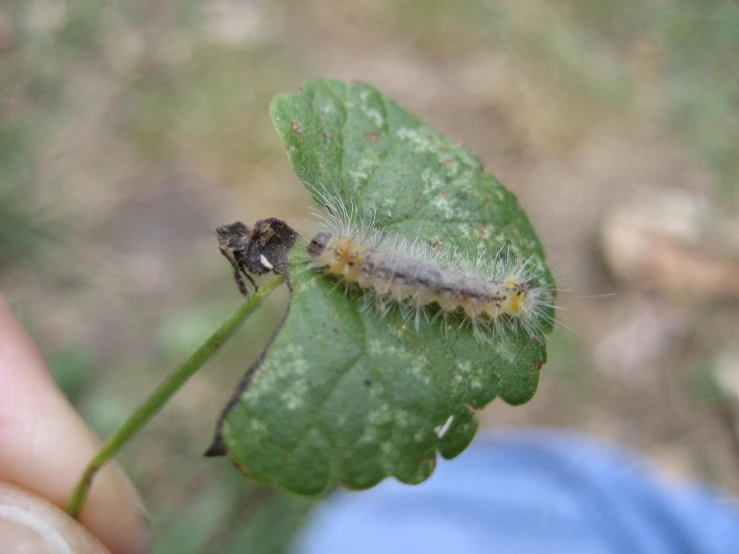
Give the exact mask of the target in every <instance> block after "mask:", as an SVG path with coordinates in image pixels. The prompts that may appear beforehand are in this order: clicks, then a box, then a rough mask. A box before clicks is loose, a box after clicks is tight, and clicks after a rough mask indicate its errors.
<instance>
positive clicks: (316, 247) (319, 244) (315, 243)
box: [308, 233, 333, 258]
mask: <svg viewBox="0 0 739 554" xmlns="http://www.w3.org/2000/svg"><path fill="white" fill-rule="evenodd" d="M332 238H333V237H332V236H331V234H330V233H318V234H317V235H316V236H315V237H313V240H311V241H310V242H309V243H308V255H309V256H311V257H313V258H318V257H319V256H322V255H323V253H324V252H325V250H326V247H327V246H328V243H329V242H330V241H331V239H332Z"/></svg>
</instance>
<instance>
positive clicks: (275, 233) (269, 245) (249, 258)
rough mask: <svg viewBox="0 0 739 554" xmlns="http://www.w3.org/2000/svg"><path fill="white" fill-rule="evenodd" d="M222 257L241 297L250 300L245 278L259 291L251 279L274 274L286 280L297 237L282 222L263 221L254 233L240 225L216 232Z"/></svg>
mask: <svg viewBox="0 0 739 554" xmlns="http://www.w3.org/2000/svg"><path fill="white" fill-rule="evenodd" d="M216 236H217V237H218V245H219V246H220V249H221V254H223V255H224V256H225V258H226V259H227V260H228V261H229V262H230V263H231V266H233V268H234V278H235V279H236V284H237V285H238V287H239V290H240V291H241V294H243V295H244V296H246V297H248V296H249V289H248V288H247V287H246V283H245V282H244V277H246V278H247V279H248V280H249V282H250V283H251V284H252V285H253V286H254V290H257V284H256V283H255V282H254V279H253V278H252V275H257V276H259V275H264V274H265V273H267V272H269V271H272V272H274V273H276V274H278V275H284V276H287V256H288V254H289V253H290V250H292V247H293V246H294V245H295V239H296V238H297V236H298V234H297V233H296V232H295V231H294V230H293V229H292V227H290V226H289V225H288V224H287V223H285V222H284V221H282V220H281V219H276V218H274V217H270V218H268V219H260V220H259V221H257V222H256V223H255V224H254V227H253V228H252V229H249V227H248V226H247V225H245V224H244V223H242V222H240V221H236V222H234V223H230V224H228V225H222V226H221V227H218V228H217V229H216Z"/></svg>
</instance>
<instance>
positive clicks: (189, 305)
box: [0, 0, 739, 554]
mask: <svg viewBox="0 0 739 554" xmlns="http://www.w3.org/2000/svg"><path fill="white" fill-rule="evenodd" d="M223 5H225V6H226V7H228V6H229V5H230V9H232V11H231V12H226V14H225V15H223V13H221V12H219V11H218V10H219V9H224V8H223ZM219 6H220V7H219ZM358 21H359V22H362V23H361V24H358V23H357V22H358ZM737 29H739V4H737V3H736V2H735V1H729V0H725V1H719V0H714V1H709V2H706V1H701V0H666V1H663V2H658V3H646V2H638V1H636V0H624V1H622V2H608V1H605V0H603V1H596V2H592V1H586V0H548V1H547V0H537V1H533V2H515V1H514V0H509V1H504V2H495V3H491V2H483V1H481V0H462V1H459V2H447V1H445V0H381V1H378V2H375V3H372V2H370V3H357V4H356V5H354V4H353V5H352V7H351V8H347V7H346V5H345V4H344V3H342V2H341V1H340V0H318V1H316V2H311V3H305V4H302V3H301V4H298V3H293V2H290V1H289V0H279V1H274V2H270V3H264V2H256V1H255V2H234V3H233V5H231V4H230V3H228V2H221V3H218V5H217V3H214V2H208V1H205V0H188V1H185V2H182V1H175V0H164V1H161V2H144V1H143V0H135V1H131V2H126V3H110V2H103V1H99V0H77V1H75V2H66V3H64V2H53V1H51V0H27V1H21V0H13V1H10V2H5V3H3V4H2V5H1V6H0V114H1V119H0V283H2V287H3V293H4V294H6V295H8V296H9V297H10V299H11V301H13V303H14V305H15V306H16V308H18V309H19V310H21V311H22V312H23V315H24V319H25V320H26V321H27V322H28V324H29V326H30V328H32V329H33V334H34V336H35V337H36V338H37V340H38V341H39V343H40V345H41V347H42V349H43V350H44V353H45V354H46V355H47V358H48V359H49V360H50V363H51V365H52V367H53V369H54V372H55V375H56V376H57V379H58V380H59V382H60V385H61V386H62V388H63V390H64V391H65V393H66V394H67V395H68V396H69V397H70V398H71V399H72V400H73V402H74V403H75V405H76V406H77V407H78V409H80V411H81V412H82V413H83V415H84V416H85V417H86V418H87V420H88V421H90V423H91V425H93V427H94V428H95V429H96V430H97V431H98V432H99V433H101V434H107V433H109V432H110V431H111V430H112V429H113V428H115V426H116V425H117V424H118V423H119V422H120V421H121V420H122V419H123V418H124V417H126V416H127V415H128V414H129V413H130V411H131V410H132V409H133V408H135V406H136V405H137V404H138V403H139V402H140V401H141V399H143V397H144V396H145V395H146V394H147V392H148V391H149V390H151V388H153V386H154V384H155V383H157V382H158V381H159V379H160V378H161V376H162V375H163V374H164V373H165V372H167V371H169V370H170V369H171V368H173V367H175V365H176V364H177V363H179V362H180V361H181V360H182V359H183V358H184V357H186V356H187V355H188V354H189V353H190V351H191V350H192V349H194V348H195V347H196V346H197V345H198V344H199V342H198V341H199V340H201V339H200V337H205V336H207V335H208V334H209V333H210V332H211V331H212V330H213V328H215V327H216V326H217V324H218V323H219V322H220V321H222V320H223V319H225V318H226V317H227V316H228V315H229V314H230V312H231V310H232V307H233V304H234V303H235V302H237V301H238V296H237V295H236V292H235V287H234V285H233V283H232V282H231V275H230V270H229V268H228V267H227V266H226V264H225V263H224V262H222V261H221V260H220V258H219V255H218V253H217V249H216V248H215V242H214V241H213V240H211V236H210V235H209V234H208V233H210V231H209V230H208V229H209V228H212V227H213V226H215V225H216V224H219V223H223V220H222V219H220V218H231V217H234V214H236V213H238V212H237V211H236V210H232V209H231V206H230V204H231V202H232V201H233V199H239V200H241V201H244V211H246V212H247V213H245V214H244V215H240V216H239V217H243V218H245V219H246V218H248V217H258V216H269V215H283V216H286V215H287V213H284V214H272V213H259V212H258V211H257V210H261V209H263V208H264V206H265V205H264V204H263V203H262V202H264V200H263V198H269V197H270V195H275V194H278V192H277V191H279V190H281V188H285V190H286V192H284V194H283V195H282V196H279V195H278V196H276V197H275V198H276V199H275V200H273V203H272V204H271V205H270V206H271V207H273V208H274V207H276V206H277V207H279V206H281V205H283V204H285V202H284V199H285V198H289V197H291V196H292V195H294V194H295V190H294V189H288V187H296V186H297V185H296V181H295V180H292V181H289V183H288V182H285V183H281V181H282V180H283V178H284V175H285V171H286V168H287V166H288V164H287V160H286V158H285V154H284V151H283V150H282V147H281V143H280V141H279V138H278V136H277V133H276V132H274V130H273V129H272V127H271V123H270V121H269V117H268V113H267V105H268V102H269V100H270V99H271V98H272V97H273V96H274V95H275V94H277V93H279V92H285V91H291V90H295V89H296V88H297V86H298V84H299V83H300V82H302V81H303V80H305V79H307V78H312V77H322V76H340V77H347V76H348V75H349V76H351V77H353V78H358V79H365V80H370V81H373V80H374V79H378V80H379V82H378V81H374V82H373V84H375V85H376V86H379V87H380V88H383V87H384V86H385V85H387V86H388V87H390V86H391V85H392V86H393V87H396V88H395V90H394V91H389V92H393V93H395V92H402V91H403V90H405V91H406V93H407V96H408V97H409V98H413V97H414V93H416V92H418V91H419V90H422V89H424V88H425V87H426V83H424V82H420V81H417V80H416V81H412V82H408V81H407V80H406V81H403V79H400V77H402V76H400V75H390V76H388V75H387V74H385V73H382V70H381V68H384V67H385V66H386V64H387V63H388V62H396V61H397V60H406V61H407V63H408V64H412V67H414V68H424V67H425V68H431V71H430V73H429V74H433V73H434V72H435V71H436V70H437V69H438V70H439V71H441V68H444V67H449V66H458V65H463V64H465V63H468V62H469V61H470V60H475V59H487V58H485V57H486V56H490V55H493V54H504V55H505V56H506V57H508V58H510V59H511V60H513V63H514V66H515V68H516V71H518V72H520V73H521V74H523V75H528V76H530V77H531V79H532V82H533V83H534V85H533V86H534V87H537V86H540V85H541V84H542V83H544V84H545V85H546V93H547V95H549V99H550V101H551V102H552V104H553V105H554V106H555V108H554V109H555V110H556V111H557V112H558V113H560V114H561V117H560V119H558V121H560V122H564V123H566V124H568V125H572V126H578V125H579V126H580V127H582V126H589V125H592V124H594V122H597V121H602V120H605V119H607V118H612V117H614V116H617V117H620V118H623V119H624V120H629V119H631V120H633V121H647V122H652V123H654V124H657V125H659V126H661V127H662V128H664V129H667V130H669V131H670V132H671V133H673V134H674V135H675V136H677V137H678V138H679V140H680V141H681V142H682V143H683V144H684V145H685V147H686V149H688V151H691V152H693V153H695V154H696V155H698V156H700V157H701V158H702V159H703V160H704V161H705V163H706V165H707V167H708V168H709V169H710V171H711V178H712V182H713V184H714V193H715V196H716V198H717V199H718V200H717V201H716V205H717V207H718V208H719V209H721V210H725V211H728V212H733V213H736V210H737V208H739V191H738V187H737V183H739V115H738V114H739V62H738V61H737V52H739V33H738V32H737ZM367 60H369V61H371V62H372V63H371V64H367V63H364V64H363V65H359V63H360V62H365V61H367ZM355 64H357V66H358V67H362V68H364V69H365V70H366V71H369V70H368V68H370V67H377V68H380V69H378V70H377V72H375V73H372V72H369V73H366V74H365V73H362V74H355V73H354V71H355V69H354V67H355ZM475 67H476V69H475V71H479V67H478V66H475ZM419 71H420V69H419ZM491 71H493V72H494V71H495V70H494V69H491ZM396 77H397V78H398V80H397V82H396V80H395V79H396ZM505 77H506V75H503V76H502V78H505ZM488 78H489V79H490V80H491V81H494V80H495V79H496V78H498V77H497V75H496V74H494V73H493V74H491V75H490V76H488ZM383 79H384V80H385V82H383ZM477 82H478V83H480V82H482V83H484V82H485V81H477ZM398 83H400V84H398ZM464 86H465V85H464V84H459V88H458V89H455V92H454V102H456V103H457V104H458V105H457V106H451V105H450V107H449V109H450V113H453V109H454V108H455V107H456V108H458V107H459V105H464V104H465V103H466V102H467V101H468V99H470V98H478V97H479V96H480V95H481V93H484V91H480V90H471V89H470V90H467V89H465V88H464ZM403 87H406V89H403ZM470 101H471V100H470ZM450 104H451V103H450ZM481 109H484V108H481ZM510 109H512V110H515V109H516V107H515V106H512V107H511V108H510ZM489 132H490V135H494V134H500V133H504V132H505V130H504V129H490V130H489ZM486 138H487V137H483V138H481V139H480V143H484V142H485V140H486ZM644 155H645V156H649V155H650V153H649V152H645V153H644ZM172 166H176V167H177V168H184V169H183V170H182V171H183V172H184V173H186V174H189V173H192V174H197V175H198V176H199V177H200V178H202V182H203V184H202V186H200V185H198V186H193V187H191V188H190V189H186V191H187V193H186V195H185V197H184V200H183V201H182V202H181V204H177V205H176V212H177V214H180V213H182V214H183V215H182V217H183V218H185V219H186V221H190V218H192V221H193V223H192V224H191V225H186V226H185V228H186V229H187V228H193V229H196V231H197V233H196V234H198V235H197V236H200V235H199V233H200V230H201V229H203V230H204V231H203V233H202V237H203V238H202V240H194V241H193V240H191V239H189V238H186V239H178V238H177V236H179V234H180V233H175V232H174V231H172V233H173V234H175V235H177V236H175V237H174V238H172V237H169V238H167V239H166V240H165V239H160V240H161V242H162V246H160V247H158V248H159V249H156V248H155V247H154V246H152V249H151V250H150V251H149V250H141V251H139V250H136V249H134V248H128V249H127V247H126V248H124V246H120V245H117V243H114V241H107V242H106V241H105V240H103V239H102V238H100V237H103V236H108V235H112V236H113V237H114V238H119V237H118V235H120V232H119V231H116V228H112V230H107V233H108V235H105V232H106V225H111V223H110V222H111V220H113V219H114V218H115V216H116V215H117V214H119V212H120V211H121V210H123V209H124V206H125V200H126V198H128V197H130V196H132V195H134V194H139V193H141V189H146V187H148V186H150V185H151V183H152V182H153V183H155V184H156V183H158V182H159V181H156V178H157V175H159V173H158V172H163V173H164V174H165V175H169V174H168V173H167V171H168V170H169V169H168V168H170V167H172ZM493 171H494V172H495V169H494V168H493ZM152 175H153V176H154V177H152ZM178 175H179V173H176V172H175V177H173V178H172V180H174V181H175V183H176V184H177V183H179V182H180V181H181V178H180V177H178ZM162 180H163V181H166V179H162ZM224 185H225V186H224ZM283 185H284V186H283ZM157 186H158V185H157ZM543 186H544V185H543ZM151 187H152V189H154V188H155V186H154V185H151ZM168 190H169V189H168ZM203 190H205V191H212V190H219V194H221V205H220V207H218V208H217V209H213V211H219V210H220V212H219V213H220V215H215V214H210V215H207V216H202V217H201V218H200V219H197V218H196V217H195V216H197V215H198V214H201V213H206V212H207V210H209V209H211V208H210V207H207V206H206V207H203V205H205V204H207V202H206V201H200V200H196V199H195V196H196V195H195V193H198V194H201V193H202V191H203ZM144 192H147V191H146V190H145V191H144ZM168 194H169V193H168ZM111 198H112V199H116V200H109V199H111ZM247 198H248V202H247V201H246V200H244V199H247ZM160 202H161V205H160V204H154V200H151V199H150V198H149V197H148V196H144V201H143V205H146V206H148V205H153V206H155V208H156V209H159V208H160V207H161V208H162V209H165V208H168V207H169V206H171V205H172V202H171V201H170V200H169V197H167V196H166V195H165V200H163V201H160ZM199 202H200V204H199ZM201 204H202V205H201ZM268 205H269V204H268ZM208 206H209V205H208ZM224 206H225V207H224ZM153 209H154V208H153ZM286 209H287V208H286ZM129 211H134V212H135V211H136V209H129ZM207 213H209V212H207ZM135 215H136V213H134V216H135ZM303 216H304V214H303V213H296V215H295V217H297V218H300V217H303ZM132 221H133V222H134V223H133V227H134V228H136V227H138V226H140V222H139V221H138V220H136V219H135V218H134V219H133V220H132ZM196 221H201V223H199V224H198V225H199V226H196V223H195V222H196ZM209 226H210V227H209ZM145 229H147V230H148V229H149V228H148V227H146V228H145ZM194 232H195V231H194ZM151 239H152V243H153V244H154V245H155V246H156V239H157V237H156V236H151ZM167 240H170V241H172V245H170V244H169V243H168V242H166V241H167ZM178 240H179V242H177V241H178ZM137 246H138V245H137ZM173 251H174V252H175V253H174V254H172V252H173ZM167 256H171V257H167ZM165 259H166V263H165V262H161V260H165ZM158 260H159V261H160V262H161V263H165V266H166V267H165V268H163V269H159V270H156V271H159V273H156V272H155V274H156V275H160V277H158V280H153V281H156V283H160V282H161V281H165V282H166V283H165V284H164V285H162V284H159V285H157V286H158V287H159V288H156V287H154V285H151V284H148V283H149V281H147V280H146V279H145V278H143V277H142V278H141V283H139V281H136V277H135V276H134V275H132V274H129V273H128V271H131V273H135V272H134V271H132V268H139V267H141V268H144V269H142V270H141V271H142V274H143V275H144V277H146V276H147V275H149V273H147V271H154V270H150V269H148V268H150V267H151V266H156V262H157V261H158ZM126 264H130V265H126ZM162 275H164V277H162ZM137 283H138V284H137ZM142 283H143V284H142ZM147 287H148V288H147ZM152 287H154V288H152ZM282 309H284V299H282V301H275V302H274V303H273V304H271V305H268V306H265V309H264V310H262V311H263V312H264V313H263V314H262V315H263V318H262V319H261V320H260V319H259V318H255V321H253V322H250V325H249V326H247V328H245V329H244V331H243V333H242V334H241V335H240V336H241V337H243V340H242V341H241V342H239V341H238V340H237V341H236V342H235V343H234V344H231V345H229V346H228V348H226V349H225V351H224V352H223V353H222V355H221V356H219V358H218V360H216V361H215V362H214V364H212V365H213V367H209V368H206V369H205V370H204V372H203V375H199V376H197V378H196V379H194V380H193V383H191V384H190V385H188V387H186V389H185V390H183V392H182V395H181V397H180V398H178V399H177V400H176V401H175V402H173V405H172V406H170V407H168V408H167V409H166V410H165V411H164V412H163V413H162V415H161V416H160V417H158V418H157V419H156V420H155V421H154V422H153V423H152V425H151V426H150V428H148V429H147V430H146V431H145V432H144V433H142V435H141V436H140V437H139V438H138V439H137V441H135V443H134V444H132V445H131V447H130V448H129V449H127V451H126V452H125V453H124V455H123V460H122V462H123V463H124V465H125V466H126V467H127V469H128V470H129V473H131V474H132V475H133V477H134V480H135V482H136V483H137V484H138V485H139V487H140V488H141V490H143V491H144V495H145V500H146V501H147V503H148V505H149V509H150V514H151V519H152V521H153V524H154V531H153V532H154V534H155V538H156V542H157V544H158V547H157V550H156V552H158V553H160V554H174V553H178V554H182V553H187V552H204V551H218V552H226V553H234V554H235V553H236V552H244V551H249V552H253V553H257V554H259V553H278V552H284V551H285V550H286V548H287V545H288V544H289V541H290V536H291V531H292V530H293V529H295V528H296V526H297V525H298V523H299V522H300V521H301V520H302V518H303V517H304V516H305V514H306V513H307V512H308V510H309V509H310V503H307V502H305V501H304V500H302V499H299V498H296V497H293V496H290V495H286V494H282V493H279V492H275V491H269V490H266V489H264V488H262V487H258V486H256V485H251V484H248V482H246V481H245V480H243V479H242V478H241V477H240V475H238V473H237V471H236V470H235V469H234V468H232V467H230V466H229V465H228V464H227V463H225V462H222V463H221V462H218V461H213V460H204V459H203V458H202V457H201V453H202V450H203V448H204V447H205V446H206V444H207V442H208V440H209V438H210V436H209V433H210V432H211V430H212V426H213V422H214V421H215V419H216V417H217V414H218V410H219V404H221V403H222V402H223V401H224V400H225V399H226V398H227V397H228V395H229V394H230V390H231V389H232V387H233V386H234V384H235V383H236V382H237V381H238V380H239V378H240V376H241V374H242V373H243V371H244V370H245V368H246V367H247V366H248V362H249V360H251V359H253V358H254V357H255V356H256V355H257V354H258V351H259V348H260V345H261V344H263V343H264V341H265V340H266V338H267V336H268V334H269V330H270V329H271V328H273V327H274V325H276V322H277V320H278V319H279V316H280V314H281V311H280V310H282ZM56 318H61V320H62V322H61V323H60V322H59V321H58V320H57V319H56ZM582 349H583V345H582V343H581V342H580V339H578V338H572V337H571V336H568V337H563V336H562V334H560V335H558V336H556V337H555V339H554V341H553V343H552V345H551V346H550V355H549V360H550V361H549V364H548V365H547V366H546V367H547V369H550V368H551V369H552V372H551V373H552V375H557V378H559V379H562V380H563V382H565V383H567V384H568V386H569V384H572V387H571V388H572V390H573V391H575V393H576V394H581V395H583V396H587V395H591V394H593V391H594V390H595V385H593V382H592V380H591V378H590V377H589V376H588V372H587V370H586V369H584V368H585V367H586V365H587V361H586V360H587V356H586V355H584V354H583V350H582ZM552 378H554V377H552Z"/></svg>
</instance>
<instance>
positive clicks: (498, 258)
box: [307, 195, 556, 339]
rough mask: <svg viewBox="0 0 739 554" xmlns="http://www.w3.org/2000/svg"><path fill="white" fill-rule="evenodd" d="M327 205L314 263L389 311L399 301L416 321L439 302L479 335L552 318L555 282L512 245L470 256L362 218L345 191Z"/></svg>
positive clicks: (535, 326)
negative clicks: (349, 205) (513, 256)
mask: <svg viewBox="0 0 739 554" xmlns="http://www.w3.org/2000/svg"><path fill="white" fill-rule="evenodd" d="M321 203H322V204H323V205H324V207H325V209H326V211H325V212H317V213H318V215H319V220H320V223H319V229H318V230H317V232H316V233H315V234H314V236H313V238H312V240H311V241H310V242H309V244H308V247H307V250H308V255H309V256H310V257H311V259H312V263H313V265H314V267H316V268H317V269H321V270H323V271H325V272H327V273H328V274H331V275H336V276H339V277H340V278H341V279H342V280H343V281H344V282H345V283H346V284H347V285H350V286H351V285H356V286H358V287H359V288H361V289H363V290H364V291H365V292H366V293H368V294H370V295H371V296H370V298H371V299H372V300H373V301H374V302H375V303H376V304H377V305H378V306H379V308H380V311H381V312H383V313H384V312H386V311H387V310H388V309H389V308H390V307H391V306H392V305H393V304H394V303H395V304H398V305H399V306H400V308H401V310H402V311H403V313H404V315H409V314H413V313H415V317H416V321H418V318H419V317H421V316H422V315H425V316H428V315H429V313H430V312H429V311H428V310H427V308H429V307H431V306H433V305H434V304H436V305H438V307H439V308H440V311H437V315H439V314H440V315H442V316H443V317H444V318H445V319H446V317H447V316H456V317H458V318H459V319H460V320H461V321H462V322H463V323H466V322H469V323H471V324H472V326H473V328H474V330H475V334H476V336H477V337H478V338H481V339H482V338H484V337H485V336H486V334H485V333H484V332H483V331H484V330H485V329H492V330H493V334H494V335H499V334H501V333H504V332H505V331H507V330H514V331H517V330H518V328H519V327H520V328H522V329H523V330H524V331H525V332H526V333H528V334H529V335H530V336H531V337H532V338H540V337H541V336H542V335H543V332H542V328H543V327H544V325H545V324H546V323H549V322H551V321H552V315H551V312H552V308H554V307H555V306H554V299H555V291H556V289H554V288H552V287H551V286H547V285H545V284H543V280H542V279H541V275H539V273H540V270H539V268H538V267H537V266H536V265H535V264H533V263H531V260H529V259H526V260H516V259H511V255H510V249H507V248H501V249H500V250H499V251H498V252H495V253H493V254H492V255H489V256H481V257H479V258H478V259H477V260H475V261H471V260H470V259H469V258H467V257H466V256H464V255H462V254H459V253H457V252H456V251H455V250H450V249H445V248H440V249H438V248H437V249H435V248H432V247H431V246H430V245H427V244H426V243H423V242H419V241H409V240H408V239H407V238H404V237H401V236H397V235H392V234H389V233H386V232H383V231H382V230H379V229H377V227H376V226H375V224H374V218H370V219H369V220H368V221H361V220H359V219H358V218H357V216H356V212H355V210H354V209H353V208H347V207H346V206H345V205H344V204H343V203H342V202H341V200H340V199H339V198H336V197H333V196H330V195H326V196H324V197H323V198H322V201H321Z"/></svg>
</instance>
